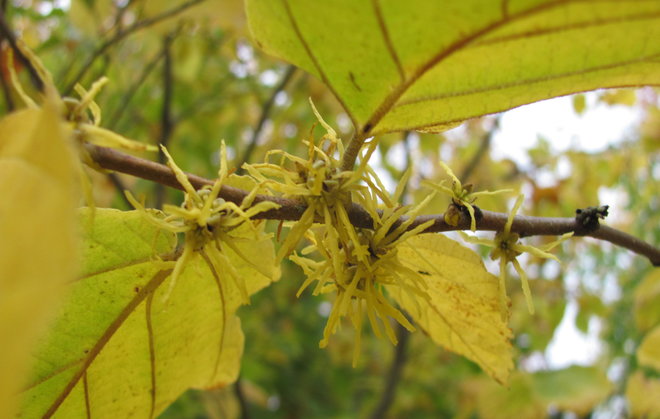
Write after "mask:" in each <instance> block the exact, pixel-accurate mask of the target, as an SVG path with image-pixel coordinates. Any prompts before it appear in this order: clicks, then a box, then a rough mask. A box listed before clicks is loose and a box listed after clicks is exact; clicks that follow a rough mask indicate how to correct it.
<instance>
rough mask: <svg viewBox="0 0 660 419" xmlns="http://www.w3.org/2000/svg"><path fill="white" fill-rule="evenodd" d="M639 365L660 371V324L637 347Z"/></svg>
mask: <svg viewBox="0 0 660 419" xmlns="http://www.w3.org/2000/svg"><path fill="white" fill-rule="evenodd" d="M637 360H638V361H639V365H641V366H644V367H649V368H653V369H655V370H656V371H658V372H660V325H658V326H656V327H655V328H654V329H653V330H651V331H650V332H649V333H648V334H647V335H646V336H645V337H644V340H643V341H642V344H641V345H639V348H638V349H637Z"/></svg>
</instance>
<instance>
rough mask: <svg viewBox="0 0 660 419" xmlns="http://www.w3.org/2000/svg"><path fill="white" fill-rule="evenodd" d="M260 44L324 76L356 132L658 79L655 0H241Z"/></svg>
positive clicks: (446, 120) (659, 32)
mask: <svg viewBox="0 0 660 419" xmlns="http://www.w3.org/2000/svg"><path fill="white" fill-rule="evenodd" d="M247 13H248V23H249V26H250V29H251V31H252V34H253V36H254V39H255V40H256V43H257V45H259V46H260V47H261V48H263V49H264V50H265V51H266V52H268V53H270V54H273V55H276V56H278V57H281V58H284V59H285V60H288V61H290V62H292V63H293V64H295V65H297V66H299V67H301V68H303V69H305V70H307V71H309V72H310V73H312V74H314V75H316V76H317V77H319V78H320V79H321V80H323V82H325V83H326V84H327V85H328V87H329V88H330V89H331V90H332V91H333V93H334V94H335V96H336V97H337V98H338V99H339V101H340V102H341V103H342V104H343V106H344V108H345V109H346V111H347V112H348V113H349V115H350V116H351V118H352V120H353V122H354V125H355V126H356V129H357V130H358V131H359V133H360V135H361V136H367V135H376V134H380V133H384V132H391V131H401V130H411V129H416V130H440V129H443V127H446V126H452V125H454V124H456V123H457V122H460V121H462V120H465V119H467V118H471V117H475V116H479V115H484V114H489V113H493V112H499V111H503V110H506V109H510V108H513V107H516V106H520V105H523V104H526V103H531V102H535V101H538V100H542V99H547V98H550V97H555V96H561V95H566V94H569V93H575V92H580V91H586V90H593V89H596V88H601V87H618V86H638V85H643V84H657V83H658V82H660V71H659V70H660V63H659V62H658V58H660V42H656V40H657V39H660V22H659V20H660V3H658V2H657V1H607V2H578V1H565V0H563V1H562V0H519V1H506V0H505V1H498V2H495V1H491V2H484V1H482V0H446V1H443V2H441V3H438V2H437V1H432V0H410V1H405V2H402V1H380V0H373V1H366V0H358V1H356V0H334V1H325V2H315V3H314V6H313V7H311V6H310V4H309V3H308V2H306V1H304V0H248V1H247Z"/></svg>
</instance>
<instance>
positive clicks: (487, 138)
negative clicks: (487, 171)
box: [458, 116, 500, 183]
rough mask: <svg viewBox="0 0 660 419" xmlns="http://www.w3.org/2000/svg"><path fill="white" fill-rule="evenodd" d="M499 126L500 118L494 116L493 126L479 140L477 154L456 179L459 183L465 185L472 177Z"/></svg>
mask: <svg viewBox="0 0 660 419" xmlns="http://www.w3.org/2000/svg"><path fill="white" fill-rule="evenodd" d="M499 126H500V117H499V116H496V117H495V121H494V123H493V126H492V127H491V128H490V129H489V130H488V132H487V133H486V134H485V135H484V136H483V138H482V139H481V143H480V144H479V149H477V152H476V153H474V156H472V159H471V160H470V162H469V163H468V164H467V166H465V169H463V172H462V173H461V174H460V176H459V177H458V178H459V179H460V180H461V183H467V180H468V178H469V177H470V176H471V175H472V172H474V171H475V169H476V168H477V166H479V163H480V162H481V159H483V158H484V156H485V155H486V152H487V151H488V149H489V148H490V143H491V142H492V141H493V135H494V134H495V131H497V129H498V128H499Z"/></svg>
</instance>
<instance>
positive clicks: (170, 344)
mask: <svg viewBox="0 0 660 419" xmlns="http://www.w3.org/2000/svg"><path fill="white" fill-rule="evenodd" d="M81 215H82V220H81V221H82V222H81V224H82V226H83V227H84V229H85V231H84V242H83V256H84V260H85V265H84V267H83V270H82V275H81V277H80V278H79V279H78V280H77V281H76V282H75V284H73V287H72V292H71V295H70V297H69V299H68V301H67V302H66V304H65V306H64V307H63V309H62V310H61V312H60V313H59V316H58V318H57V321H56V323H55V324H54V327H53V328H52V329H51V330H50V332H49V335H48V336H47V338H46V339H44V341H43V342H42V345H41V346H40V350H39V351H38V352H37V354H36V356H35V361H36V362H35V368H34V371H33V374H32V379H31V381H30V384H29V385H28V387H27V389H26V391H25V392H24V395H23V396H24V400H23V402H24V404H23V410H22V411H21V414H22V416H24V417H41V416H44V415H46V416H48V415H50V414H55V415H56V416H57V417H65V418H69V417H82V416H85V415H87V417H90V416H92V417H94V416H99V415H100V416H111V417H129V416H135V417H153V416H155V415H157V414H159V413H160V412H162V411H163V410H164V409H165V408H166V407H167V406H168V405H169V404H170V403H171V402H172V401H174V400H175V399H176V398H177V397H178V396H179V395H180V394H181V393H182V392H183V391H185V390H186V389H188V388H190V387H196V388H205V387H217V386H222V385H226V384H228V383H231V382H232V381H234V380H235V379H236V377H237V375H238V371H239V366H240V358H241V355H242V352H243V333H242V331H241V328H240V320H239V319H238V317H236V315H235V311H236V309H237V308H238V306H239V304H240V303H239V299H240V296H239V293H238V290H232V289H229V288H228V287H227V286H226V283H225V281H226V278H224V277H223V276H222V275H221V274H219V275H215V274H213V273H212V272H211V271H210V270H209V267H208V265H207V264H206V262H205V260H204V259H203V258H202V257H201V256H199V255H198V254H196V253H195V254H194V255H193V257H192V258H191V260H190V263H189V264H188V265H187V266H186V267H185V269H184V271H183V273H182V274H181V276H180V277H179V278H178V280H177V282H176V285H175V286H174V288H173V289H172V291H171V293H169V291H168V288H169V285H170V281H171V279H170V273H171V271H172V267H173V265H174V259H175V258H176V257H177V253H176V251H175V244H176V237H175V236H174V235H173V234H172V233H169V232H166V231H163V230H160V229H158V228H157V227H155V226H154V225H153V224H151V223H150V222H148V220H146V218H145V217H144V216H143V215H144V214H141V213H140V212H138V211H131V212H120V211H117V210H109V209H97V210H96V213H95V215H94V216H93V218H90V217H91V215H90V211H88V210H84V211H82V213H81ZM241 251H242V252H244V254H247V255H254V254H259V255H260V257H261V260H263V261H264V266H268V265H267V263H268V258H269V257H270V261H271V262H272V261H273V260H274V251H273V248H272V244H271V243H270V242H266V241H263V242H257V243H251V242H248V241H246V242H245V243H244V245H243V246H242V248H241ZM227 256H228V257H229V258H230V260H232V261H233V262H235V264H234V266H235V268H236V270H237V271H238V273H239V274H240V275H241V276H242V277H243V278H246V279H247V282H248V284H249V286H248V291H249V292H250V293H254V292H256V291H257V290H258V289H260V288H263V287H264V286H266V285H268V284H269V283H270V281H271V279H270V278H267V277H265V276H263V275H262V274H260V273H258V272H256V271H255V270H253V268H252V267H249V266H247V265H246V264H245V263H240V261H239V258H238V257H237V256H236V255H235V254H233V253H231V252H229V253H228V255H227ZM270 265H272V263H271V264H270ZM221 284H222V285H221ZM223 290H224V291H226V292H224V293H223V292H222V291H223ZM168 293H169V294H168Z"/></svg>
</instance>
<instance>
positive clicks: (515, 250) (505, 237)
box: [460, 194, 573, 318]
mask: <svg viewBox="0 0 660 419" xmlns="http://www.w3.org/2000/svg"><path fill="white" fill-rule="evenodd" d="M524 199H525V196H524V195H522V194H521V195H518V198H517V199H516V203H515V204H514V206H513V208H512V209H511V213H510V214H509V217H508V218H507V221H506V224H505V225H504V229H503V230H502V231H499V232H497V233H496V234H495V238H494V239H493V240H488V239H483V238H479V237H473V236H468V235H467V234H465V233H463V232H460V233H461V235H462V236H463V238H464V239H465V240H467V241H469V242H470V243H476V244H481V245H484V246H489V247H492V248H493V250H492V252H491V254H490V257H491V259H493V260H498V259H499V261H500V276H499V278H500V285H499V287H500V305H501V309H502V317H503V318H504V317H506V312H507V308H506V298H507V296H506V285H505V282H506V265H507V263H508V262H511V263H512V264H513V267H514V269H515V270H516V272H518V276H520V281H521V285H522V290H523V294H524V295H525V300H526V301H527V309H528V310H529V313H530V314H534V303H533V301H532V293H531V291H530V289H529V282H528V280H527V274H526V273H525V271H524V270H523V269H522V267H521V266H520V262H518V259H517V257H518V256H520V255H521V254H522V253H524V252H527V253H530V254H532V255H534V256H536V257H539V258H544V259H554V260H556V261H557V262H559V259H557V257H556V256H555V255H553V254H551V253H548V252H549V251H550V250H552V249H553V248H555V247H556V246H558V245H559V244H561V243H562V242H564V241H565V240H567V239H568V238H570V237H572V236H573V232H570V233H566V234H564V235H562V236H560V237H559V238H558V239H557V240H555V241H553V242H551V243H548V244H546V245H543V246H541V247H534V246H530V245H524V244H521V243H519V242H518V241H519V240H520V235H519V234H518V233H512V232H511V225H512V224H513V220H514V218H515V216H516V214H517V213H518V210H519V209H520V206H521V205H522V203H523V200H524Z"/></svg>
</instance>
